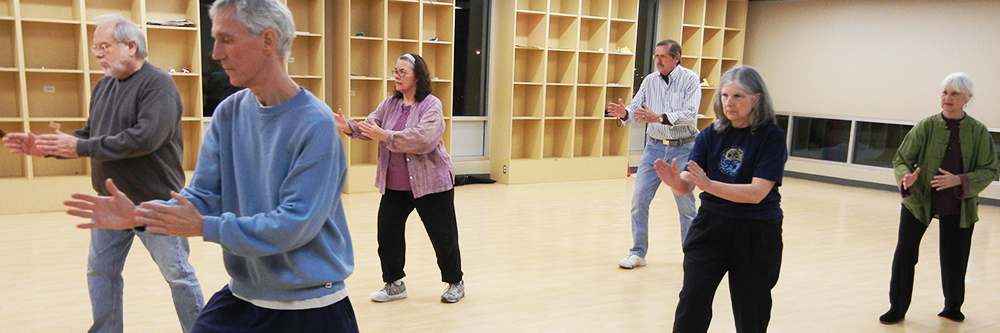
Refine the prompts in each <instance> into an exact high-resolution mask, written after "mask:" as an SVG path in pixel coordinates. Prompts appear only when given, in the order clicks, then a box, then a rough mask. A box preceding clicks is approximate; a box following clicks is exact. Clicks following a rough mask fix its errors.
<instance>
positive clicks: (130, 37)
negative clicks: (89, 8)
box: [97, 13, 149, 59]
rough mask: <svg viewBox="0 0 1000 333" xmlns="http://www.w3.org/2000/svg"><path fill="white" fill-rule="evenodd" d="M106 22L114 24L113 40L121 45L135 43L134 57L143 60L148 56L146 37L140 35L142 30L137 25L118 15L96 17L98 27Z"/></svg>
mask: <svg viewBox="0 0 1000 333" xmlns="http://www.w3.org/2000/svg"><path fill="white" fill-rule="evenodd" d="M108 22H111V23H112V24H114V27H113V29H112V32H111V33H112V36H114V37H115V40H117V41H119V42H122V43H128V42H135V45H136V46H135V55H136V56H139V57H140V58H143V59H145V58H146V56H148V55H149V51H148V50H147V49H146V35H145V34H143V33H142V28H140V27H139V25H137V24H135V23H133V22H132V21H131V20H129V19H128V18H126V17H125V16H123V15H122V14H118V13H115V14H104V15H101V16H98V17H97V24H98V25H101V24H104V23H108Z"/></svg>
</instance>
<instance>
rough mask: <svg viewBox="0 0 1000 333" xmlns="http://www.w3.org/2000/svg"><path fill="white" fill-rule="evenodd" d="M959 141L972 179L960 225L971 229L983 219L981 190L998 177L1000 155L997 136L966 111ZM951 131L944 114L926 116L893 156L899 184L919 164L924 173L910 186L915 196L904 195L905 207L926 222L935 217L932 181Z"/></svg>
mask: <svg viewBox="0 0 1000 333" xmlns="http://www.w3.org/2000/svg"><path fill="white" fill-rule="evenodd" d="M958 132H959V141H960V142H961V146H962V170H964V171H965V176H966V177H967V178H968V186H969V193H968V196H967V197H965V198H960V199H962V206H961V216H960V220H959V221H960V223H961V224H960V225H961V227H962V228H968V227H970V226H972V224H973V223H976V221H979V213H978V210H979V192H982V191H983V189H985V188H986V187H987V186H989V185H990V183H991V182H993V180H995V179H996V177H997V172H998V167H997V155H996V154H995V153H994V151H993V138H992V137H991V136H990V132H989V130H988V129H987V128H986V125H983V123H981V122H979V121H978V120H976V119H973V118H972V117H971V116H969V114H968V113H966V115H965V118H963V119H962V121H961V122H959V124H958ZM949 135H950V132H949V131H948V128H947V127H946V126H945V122H944V117H942V115H941V114H940V113H938V114H935V115H933V116H930V117H927V118H924V119H923V120H921V121H920V122H918V123H917V125H916V126H914V127H913V129H911V130H910V132H909V133H907V134H906V137H905V138H904V139H903V143H902V144H900V145H899V150H897V151H896V156H895V158H893V159H892V165H893V169H894V171H895V174H896V184H902V180H903V175H905V174H907V173H912V172H913V171H914V170H916V168H917V167H919V168H920V174H919V175H917V181H916V182H915V183H914V184H913V186H912V187H911V188H910V189H911V190H912V195H910V196H907V197H905V198H903V206H906V208H907V209H909V210H910V212H911V213H913V216H914V217H916V218H917V219H918V220H920V221H921V222H923V223H924V224H930V221H931V218H933V217H934V216H931V193H932V191H934V189H933V188H932V187H931V180H932V179H933V178H934V176H935V175H936V174H937V173H938V167H940V166H941V161H942V159H944V153H945V149H946V148H947V145H948V137H949Z"/></svg>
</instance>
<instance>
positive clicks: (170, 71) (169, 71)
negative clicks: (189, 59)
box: [167, 67, 177, 73]
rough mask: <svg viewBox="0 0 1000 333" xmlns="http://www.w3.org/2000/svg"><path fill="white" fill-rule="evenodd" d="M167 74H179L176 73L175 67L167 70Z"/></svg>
mask: <svg viewBox="0 0 1000 333" xmlns="http://www.w3.org/2000/svg"><path fill="white" fill-rule="evenodd" d="M167 72H168V73H177V71H175V70H174V68H173V67H170V68H167Z"/></svg>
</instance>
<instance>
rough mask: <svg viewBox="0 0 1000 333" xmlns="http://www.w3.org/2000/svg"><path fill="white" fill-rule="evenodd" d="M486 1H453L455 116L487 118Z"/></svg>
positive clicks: (487, 17) (488, 25)
mask: <svg viewBox="0 0 1000 333" xmlns="http://www.w3.org/2000/svg"><path fill="white" fill-rule="evenodd" d="M489 13H490V1H489V0H457V1H455V89H454V90H455V97H454V101H453V102H454V106H455V108H454V114H455V116H456V117H461V116H467V117H469V116H471V117H477V116H478V117H481V116H486V98H485V97H486V61H487V59H489V57H488V56H487V55H488V52H489V50H488V46H489V27H490V24H489V17H490V16H489Z"/></svg>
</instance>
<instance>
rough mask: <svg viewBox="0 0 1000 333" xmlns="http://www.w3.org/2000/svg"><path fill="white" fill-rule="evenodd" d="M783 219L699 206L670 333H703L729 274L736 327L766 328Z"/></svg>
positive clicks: (746, 329)
mask: <svg viewBox="0 0 1000 333" xmlns="http://www.w3.org/2000/svg"><path fill="white" fill-rule="evenodd" d="M782 246H783V245H782V241H781V221H780V220H779V221H761V220H746V219H731V218H727V217H722V216H718V215H715V214H712V213H709V212H707V211H706V210H705V209H703V208H702V209H699V211H698V216H697V217H695V218H694V221H692V223H691V229H690V230H688V235H687V239H685V241H684V286H683V288H682V289H681V293H680V301H678V303H677V312H676V313H675V314H674V332H682V333H689V332H706V331H708V325H709V324H710V323H711V322H712V300H713V299H714V298H715V291H716V290H717V289H718V288H719V283H720V282H721V281H722V277H723V276H724V275H726V273H727V272H728V273H729V292H730V298H731V299H732V303H733V317H734V318H735V320H736V331H737V332H765V331H767V324H768V322H769V321H770V320H771V289H772V288H774V285H775V284H777V283H778V273H779V271H780V270H781V251H782Z"/></svg>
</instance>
